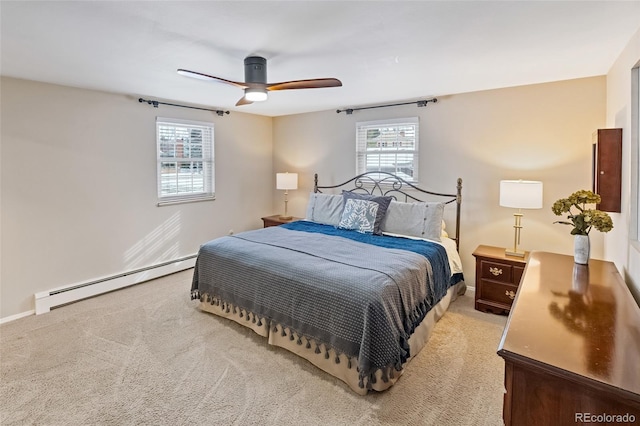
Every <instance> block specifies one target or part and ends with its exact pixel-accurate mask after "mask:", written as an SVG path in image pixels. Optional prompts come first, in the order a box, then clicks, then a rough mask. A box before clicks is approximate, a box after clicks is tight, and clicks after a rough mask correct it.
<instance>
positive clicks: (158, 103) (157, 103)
mask: <svg viewBox="0 0 640 426" xmlns="http://www.w3.org/2000/svg"><path fill="white" fill-rule="evenodd" d="M138 102H140V103H142V102H146V103H148V104H149V105H153V107H154V108H158V105H169V106H175V107H180V108H190V109H200V110H203V111H211V112H215V113H216V114H218V115H219V116H220V117H222V116H223V115H224V114H229V111H223V110H221V109H208V108H200V107H194V106H189V105H179V104H170V103H167V102H160V101H152V100H149V99H142V98H139V99H138Z"/></svg>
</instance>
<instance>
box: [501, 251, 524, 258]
mask: <svg viewBox="0 0 640 426" xmlns="http://www.w3.org/2000/svg"><path fill="white" fill-rule="evenodd" d="M504 254H506V255H507V256H516V257H524V252H523V251H516V250H505V251H504Z"/></svg>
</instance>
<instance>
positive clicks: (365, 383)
mask: <svg viewBox="0 0 640 426" xmlns="http://www.w3.org/2000/svg"><path fill="white" fill-rule="evenodd" d="M195 299H199V300H200V302H202V303H209V304H210V305H212V306H220V308H221V309H222V310H223V311H224V312H225V313H231V312H233V314H236V315H238V316H239V317H240V318H244V319H245V320H246V321H251V322H252V323H254V324H257V325H258V326H259V327H261V326H262V325H263V324H264V325H267V324H268V327H267V330H268V331H269V332H270V333H277V332H280V335H281V336H282V337H286V336H289V340H291V341H293V340H295V341H296V343H297V344H298V345H301V346H302V345H304V347H305V349H307V350H308V351H310V352H313V353H315V354H321V355H322V356H324V358H325V359H329V358H330V356H331V355H330V353H329V352H330V351H333V352H334V354H335V358H334V360H333V362H334V363H336V364H340V363H341V362H342V361H341V358H344V359H346V360H347V368H348V369H351V368H353V363H354V361H355V363H356V364H358V359H357V357H355V356H352V355H347V354H345V353H343V352H340V351H339V350H337V349H336V348H335V347H332V346H330V345H328V344H327V343H325V342H321V341H319V340H318V339H316V338H314V337H313V336H307V335H304V334H302V333H299V332H298V331H296V330H293V329H292V328H291V327H287V326H283V325H282V324H279V323H277V322H276V321H274V320H272V319H270V318H264V317H260V316H259V315H257V314H255V313H254V312H251V311H248V310H246V309H244V308H241V307H239V306H234V305H233V304H232V303H229V302H225V301H223V300H222V299H220V298H217V297H212V296H210V295H209V294H207V293H204V294H200V292H199V291H198V290H192V291H191V300H195ZM423 305H424V304H421V306H420V308H417V309H416V310H415V311H414V313H412V318H417V317H419V316H422V318H424V315H426V312H424V314H422V309H421V308H422V306H423ZM408 325H409V323H407V324H405V326H408ZM413 330H415V327H413V328H412V332H413ZM302 339H304V340H305V341H306V343H304V342H303V340H302ZM400 343H401V347H402V349H401V354H399V356H398V357H397V358H396V360H395V361H394V362H393V363H392V364H389V365H387V366H386V367H383V368H380V369H375V370H369V371H366V370H363V369H361V368H360V367H359V366H357V367H356V370H357V372H358V379H359V380H358V386H359V387H360V388H361V389H364V388H366V389H367V390H371V389H372V385H373V384H375V383H376V381H377V378H376V373H377V371H378V370H380V371H381V377H382V381H383V382H385V383H387V382H388V381H389V379H390V378H391V379H393V378H395V373H394V370H395V371H401V370H402V365H403V364H404V363H405V362H406V361H407V359H408V356H409V344H408V338H406V339H405V338H403V339H402V341H401V342H400ZM321 346H324V353H323V351H322V349H321Z"/></svg>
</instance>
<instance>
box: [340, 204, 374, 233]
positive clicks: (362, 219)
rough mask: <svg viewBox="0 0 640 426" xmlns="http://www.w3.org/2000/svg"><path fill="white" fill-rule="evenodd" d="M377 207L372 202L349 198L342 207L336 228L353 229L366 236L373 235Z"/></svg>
mask: <svg viewBox="0 0 640 426" xmlns="http://www.w3.org/2000/svg"><path fill="white" fill-rule="evenodd" d="M379 207H380V205H379V204H378V203H374V202H373V201H367V200H358V199H354V198H349V199H348V200H347V201H346V203H345V205H344V211H343V212H342V219H341V220H340V224H339V225H338V228H343V229H353V230H356V231H358V232H362V233H366V234H371V233H373V228H374V224H375V221H376V214H377V213H378V210H379Z"/></svg>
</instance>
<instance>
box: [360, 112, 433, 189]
mask: <svg viewBox="0 0 640 426" xmlns="http://www.w3.org/2000/svg"><path fill="white" fill-rule="evenodd" d="M419 141H420V139H419V138H418V117H410V118H401V119H395V120H381V121H367V122H360V123H356V174H361V173H365V172H377V171H381V172H389V173H393V174H395V175H397V176H399V177H401V178H403V179H405V180H406V181H408V182H418V145H419Z"/></svg>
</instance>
